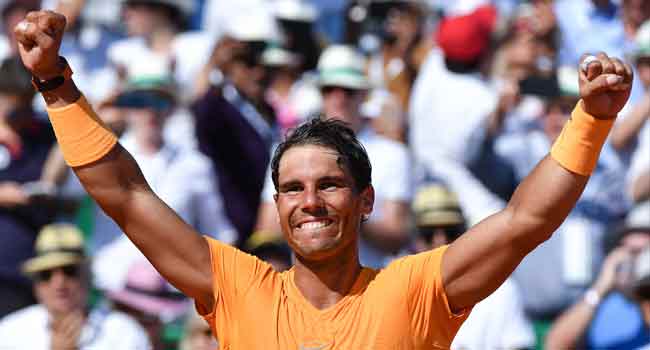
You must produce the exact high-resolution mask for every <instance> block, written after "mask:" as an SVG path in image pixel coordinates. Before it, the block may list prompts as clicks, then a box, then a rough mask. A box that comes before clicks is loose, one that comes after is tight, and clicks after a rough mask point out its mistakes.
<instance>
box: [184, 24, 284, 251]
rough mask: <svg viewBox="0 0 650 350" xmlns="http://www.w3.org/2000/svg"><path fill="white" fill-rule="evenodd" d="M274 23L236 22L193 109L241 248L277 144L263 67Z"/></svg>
mask: <svg viewBox="0 0 650 350" xmlns="http://www.w3.org/2000/svg"><path fill="white" fill-rule="evenodd" d="M273 28H274V27H273V22H270V23H268V22H264V18H257V17H254V16H248V17H242V16H239V17H237V20H236V21H233V23H232V28H230V29H229V32H228V34H227V35H225V36H224V37H222V38H221V39H220V41H219V43H217V45H216V46H215V49H214V52H213V53H212V56H211V58H210V61H209V63H208V64H207V65H206V67H204V70H203V72H204V77H208V76H211V77H219V80H214V79H213V81H212V82H210V81H205V82H204V83H205V86H204V87H203V88H198V89H197V91H204V94H203V95H202V96H200V97H199V98H198V99H197V100H196V101H195V102H194V103H193V105H192V112H193V113H194V117H195V121H196V136H197V139H198V144H199V149H200V150H201V152H203V153H204V154H205V155H206V156H208V157H209V158H210V159H211V161H212V164H213V166H214V167H215V169H216V170H217V173H218V174H219V188H220V189H221V191H222V194H223V198H224V206H225V209H226V215H227V216H228V218H229V219H230V221H231V222H232V224H233V226H234V227H235V228H236V230H237V233H238V234H239V240H238V244H243V242H245V241H246V239H247V238H248V236H250V234H251V233H252V231H253V227H254V225H255V217H256V213H257V210H258V207H259V203H260V192H261V191H262V188H263V185H264V174H265V173H266V168H267V164H268V162H269V158H270V156H269V153H270V149H271V145H272V143H273V142H274V141H275V140H277V138H278V133H277V130H276V121H275V115H274V113H273V109H272V108H271V106H269V105H268V103H267V102H266V100H265V98H264V94H265V91H266V88H267V86H266V84H267V83H268V71H267V69H266V67H264V65H263V62H262V53H263V52H264V51H263V50H264V48H265V46H266V42H268V41H272V39H273V33H272V32H273Z"/></svg>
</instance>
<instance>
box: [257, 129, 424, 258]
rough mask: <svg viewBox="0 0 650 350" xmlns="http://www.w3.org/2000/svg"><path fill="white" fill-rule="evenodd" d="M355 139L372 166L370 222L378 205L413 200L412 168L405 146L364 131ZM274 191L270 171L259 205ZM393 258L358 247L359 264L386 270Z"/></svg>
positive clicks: (362, 243)
mask: <svg viewBox="0 0 650 350" xmlns="http://www.w3.org/2000/svg"><path fill="white" fill-rule="evenodd" d="M357 136H358V138H359V141H360V142H361V144H362V145H363V147H364V148H365V149H366V152H367V153H368V158H369V159H370V164H371V165H372V185H373V187H374V189H375V204H374V207H373V210H372V214H371V215H370V219H369V220H370V221H373V220H378V219H380V218H381V216H382V214H383V213H382V204H383V203H384V202H385V201H403V202H406V203H410V201H411V198H412V197H413V178H412V176H411V174H412V173H413V166H412V162H411V157H410V155H409V152H408V149H407V148H406V146H405V145H403V144H401V143H398V142H395V141H393V140H390V139H388V138H386V137H384V136H382V135H378V134H376V133H375V132H373V131H372V130H371V129H369V128H366V129H364V130H362V131H361V132H359V133H358V135H357ZM274 193H275V187H274V186H273V180H272V179H271V169H270V167H269V169H268V171H267V177H266V182H265V183H264V190H263V191H262V201H263V202H265V203H273V194H274ZM395 257H396V256H393V255H387V254H386V253H384V252H382V251H380V250H378V249H376V248H374V247H372V246H370V245H368V244H367V243H366V242H365V241H364V240H363V239H362V240H361V241H360V244H359V259H360V260H361V264H362V265H364V266H368V267H373V268H381V267H384V266H386V265H387V264H388V263H389V262H390V261H391V260H393V259H394V258H395Z"/></svg>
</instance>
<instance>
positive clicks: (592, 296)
mask: <svg viewBox="0 0 650 350" xmlns="http://www.w3.org/2000/svg"><path fill="white" fill-rule="evenodd" d="M582 300H584V302H585V303H586V304H587V305H589V306H593V307H596V306H598V304H600V300H601V297H600V294H599V293H598V292H597V291H596V290H595V289H589V290H587V292H586V293H585V295H584V296H583V298H582Z"/></svg>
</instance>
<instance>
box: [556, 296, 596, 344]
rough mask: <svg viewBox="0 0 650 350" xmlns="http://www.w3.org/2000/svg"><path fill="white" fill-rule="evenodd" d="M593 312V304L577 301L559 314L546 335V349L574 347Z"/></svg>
mask: <svg viewBox="0 0 650 350" xmlns="http://www.w3.org/2000/svg"><path fill="white" fill-rule="evenodd" d="M594 312H595V308H594V306H592V305H589V304H587V303H586V302H583V301H579V302H578V303H576V304H575V305H573V306H572V307H571V308H570V309H569V310H567V311H566V312H564V313H563V314H562V315H560V317H558V319H557V320H556V321H555V322H554V323H553V326H552V327H551V329H550V331H549V332H548V334H547V336H546V340H545V345H546V349H549V350H561V349H575V348H576V346H577V345H578V342H579V341H580V339H581V338H582V336H583V335H584V333H585V332H586V330H587V327H589V324H590V323H591V320H592V319H593V317H594Z"/></svg>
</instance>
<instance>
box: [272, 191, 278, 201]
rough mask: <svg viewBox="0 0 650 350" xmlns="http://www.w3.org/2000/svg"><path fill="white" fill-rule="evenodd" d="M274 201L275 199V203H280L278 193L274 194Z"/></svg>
mask: <svg viewBox="0 0 650 350" xmlns="http://www.w3.org/2000/svg"><path fill="white" fill-rule="evenodd" d="M273 201H275V204H278V193H277V192H276V193H274V194H273Z"/></svg>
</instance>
